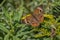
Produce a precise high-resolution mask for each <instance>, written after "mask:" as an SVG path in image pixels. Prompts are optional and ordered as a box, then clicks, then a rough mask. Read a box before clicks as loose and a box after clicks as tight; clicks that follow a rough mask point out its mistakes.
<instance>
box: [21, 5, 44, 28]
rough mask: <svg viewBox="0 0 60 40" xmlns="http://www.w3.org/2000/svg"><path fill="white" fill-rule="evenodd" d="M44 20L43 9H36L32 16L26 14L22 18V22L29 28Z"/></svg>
mask: <svg viewBox="0 0 60 40" xmlns="http://www.w3.org/2000/svg"><path fill="white" fill-rule="evenodd" d="M43 20H44V16H43V9H42V8H41V6H40V7H37V8H36V9H35V10H34V12H33V13H32V14H28V15H26V16H23V17H22V22H23V23H26V24H29V25H31V26H34V27H35V26H39V25H40V24H41V23H42V22H43Z"/></svg>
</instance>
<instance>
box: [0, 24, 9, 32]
mask: <svg viewBox="0 0 60 40" xmlns="http://www.w3.org/2000/svg"><path fill="white" fill-rule="evenodd" d="M0 30H2V31H4V32H6V33H8V32H9V30H8V29H7V28H6V27H5V26H4V23H0Z"/></svg>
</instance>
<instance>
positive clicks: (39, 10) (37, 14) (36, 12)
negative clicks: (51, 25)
mask: <svg viewBox="0 0 60 40" xmlns="http://www.w3.org/2000/svg"><path fill="white" fill-rule="evenodd" d="M33 15H34V17H35V18H36V19H37V21H38V22H39V23H42V22H43V20H44V16H43V10H42V8H40V7H37V9H35V10H34V12H33Z"/></svg>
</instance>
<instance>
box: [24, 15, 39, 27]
mask: <svg viewBox="0 0 60 40" xmlns="http://www.w3.org/2000/svg"><path fill="white" fill-rule="evenodd" d="M23 22H24V23H26V24H28V25H31V26H34V27H36V26H38V25H39V23H38V21H37V20H36V19H35V18H34V17H33V16H32V15H31V14H30V15H27V16H26V18H25V19H23Z"/></svg>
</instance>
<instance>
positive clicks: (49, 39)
mask: <svg viewBox="0 0 60 40" xmlns="http://www.w3.org/2000/svg"><path fill="white" fill-rule="evenodd" d="M43 40H51V38H43Z"/></svg>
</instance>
